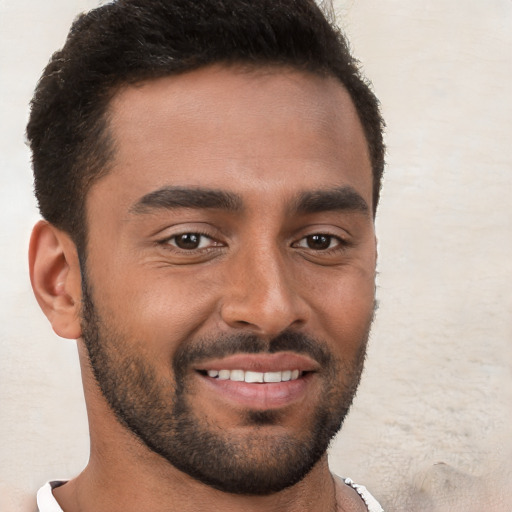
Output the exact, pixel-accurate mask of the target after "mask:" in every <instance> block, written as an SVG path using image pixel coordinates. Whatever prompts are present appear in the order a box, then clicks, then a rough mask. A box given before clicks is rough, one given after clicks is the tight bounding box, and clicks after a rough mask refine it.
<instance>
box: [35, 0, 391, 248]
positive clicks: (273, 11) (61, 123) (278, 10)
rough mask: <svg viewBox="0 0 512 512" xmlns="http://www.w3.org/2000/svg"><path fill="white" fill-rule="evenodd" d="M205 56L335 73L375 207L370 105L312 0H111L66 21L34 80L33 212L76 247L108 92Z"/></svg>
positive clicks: (103, 151) (376, 126) (101, 142)
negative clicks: (365, 155)
mask: <svg viewBox="0 0 512 512" xmlns="http://www.w3.org/2000/svg"><path fill="white" fill-rule="evenodd" d="M214 63H226V64H231V63H241V64H248V65H255V66H262V65H263V66H264V65H269V64H270V65H283V66H287V67H294V68H297V69H300V70H306V71H309V72H312V73H316V74H321V75H324V76H334V77H336V78H337V79H339V81H340V82H341V83H342V84H343V85H344V87H345V88H346V89H347V91H348V92H349V94H350V96H351V98H352V101H353V102H354V105H355V107H356V109H357V112H358V114H359V118H360V120H361V123H362V126H363V129H364V133H365V135H366V139H367V142H368V148H369V153H370V159H371V164H372V169H373V203H374V208H376V206H377V203H378V199H379V192H380V187H381V180H382V173H383V168H384V144H383V126H384V123H383V120H382V117H381V114H380V111H379V104H378V101H377V99H376V97H375V95H374V94H373V92H372V90H371V87H370V86H369V84H368V82H367V81H366V80H365V78H364V77H363V76H362V74H361V73H360V70H359V67H358V63H357V61H355V59H354V58H353V57H352V56H351V54H350V51H349V49H348V45H347V42H346V40H345V38H344V37H343V35H342V34H341V33H340V31H339V30H338V29H337V28H336V27H335V26H334V25H333V24H332V23H330V22H329V21H328V20H327V19H326V17H325V16H324V14H323V13H322V11H321V10H320V9H319V8H318V6H317V5H316V4H315V2H314V1H313V0H151V1H148V0H118V1H115V2H112V3H109V4H106V5H104V6H102V7H99V8H97V9H94V10H92V11H90V12H88V13H86V14H82V15H80V16H79V17H78V18H77V19H76V20H75V22H74V24H73V26H72V27H71V30H70V32H69V35H68V38H67V41H66V43H65V45H64V47H63V48H62V50H60V51H57V52H56V53H55V54H54V55H53V56H52V58H51V60H50V62H49V64H48V65H47V67H46V69H45V70H44V73H43V75H42V77H41V79H40V81H39V83H38V85H37V88H36V91H35V95H34V98H33V100H32V104H31V107H32V108H31V115H30V120H29V123H28V126H27V136H28V140H29V143H30V147H31V149H32V155H33V157H32V162H33V169H34V181H35V193H36V197H37V200H38V204H39V209H40V211H41V214H42V215H43V217H44V218H45V219H46V220H48V221H49V222H50V223H52V224H53V225H55V226H57V227H58V228H60V229H62V230H64V231H66V232H68V233H69V234H70V235H71V237H72V238H73V240H74V241H75V243H76V244H77V246H78V247H79V250H80V249H83V248H84V247H83V244H85V237H86V225H85V224H86V223H85V197H86V195H87V192H88V190H89V187H90V186H91V184H92V183H93V182H94V181H95V180H96V179H98V177H100V176H101V175H103V174H104V173H106V172H108V163H109V160H110V159H111V157H112V152H113V144H112V141H111V140H109V136H108V130H106V125H107V123H106V115H105V114H106V110H107V107H108V104H109V101H110V99H111V98H112V96H113V95H114V94H115V92H116V90H117V89H118V88H119V87H120V86H121V85H123V84H126V83H136V82H140V81H142V80H147V79H151V78H159V77H162V76H167V75H173V74H179V73H183V72H186V71H190V70H194V69H197V68H200V67H204V66H207V65H210V64H214Z"/></svg>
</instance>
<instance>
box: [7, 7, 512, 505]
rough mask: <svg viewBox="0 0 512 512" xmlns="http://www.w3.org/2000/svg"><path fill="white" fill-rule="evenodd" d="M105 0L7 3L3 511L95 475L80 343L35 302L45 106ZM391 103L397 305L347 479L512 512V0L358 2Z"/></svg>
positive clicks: (388, 251)
mask: <svg viewBox="0 0 512 512" xmlns="http://www.w3.org/2000/svg"><path fill="white" fill-rule="evenodd" d="M95 5H96V1H93V0H51V1H43V0H30V1H29V0H0V166H1V172H0V184H1V186H0V195H1V200H0V208H1V216H0V219H1V220H0V222H1V228H0V229H1V231H0V251H1V260H0V265H1V268H0V269H1V275H2V285H1V287H0V301H1V304H2V307H1V313H0V314H1V319H0V320H1V330H0V332H1V342H0V510H1V511H2V512H4V511H5V512H11V511H12V512H14V511H16V512H19V511H22V512H24V511H27V512H28V511H29V510H31V506H33V495H34V493H35V491H36V489H37V488H38V487H39V486H40V485H41V484H43V483H44V482H45V481H46V480H48V479H53V478H62V477H68V476H71V475H74V474H76V473H77V472H78V471H79V470H80V468H81V467H83V465H84V464H85V462H86V460H87V451H88V444H87V425H86V418H85V413H84V407H83V399H82V392H81V386H80V380H79V375H78V364H77V358H76V354H75V347H74V343H72V342H69V341H65V340H60V339H58V338H57V337H56V336H55V335H54V334H53V333H52V332H51V330H50V328H49V327H48V325H47V322H46V320H45V319H44V318H43V316H42V314H41V313H40V312H39V310H38V307H37V305H36V304H35V301H34V299H33V298H32V295H31V291H30V287H29V284H28V275H27V270H26V248H27V243H28V235H29V231H30V227H31V225H32V224H33V223H34V222H35V220H36V219H37V218H38V217H37V213H36V211H35V206H34V200H33V199H32V197H31V186H32V185H31V175H30V165H29V154H28V151H27V148H26V147H25V145H24V137H23V132H24V125H25V122H26V118H27V103H28V101H29V99H30V97H31V93H32V90H33V87H34V85H35V82H36V80H37V78H38V76H39V74H40V72H41V70H42V68H43V66H44V64H45V63H46V61H47V59H48V57H49V55H50V53H51V52H52V51H53V50H55V49H57V48H58V47H59V46H61V45H62V43H63V41H64V37H65V34H66V32H67V29H68V27H69V24H70V22H71V20H72V19H73V17H74V16H75V14H76V13H78V12H79V11H81V10H83V9H86V8H89V7H93V6H95ZM335 10H336V12H337V14H338V19H339V22H340V24H341V25H342V26H343V28H344V29H345V31H346V32H347V34H348V35H349V37H350V39H351V42H352V46H353V50H354V52H355V53H356V55H357V56H358V57H359V58H360V59H361V61H362V62H363V63H364V69H365V70H366V72H367V74H368V75H369V76H370V77H371V78H372V81H373V83H374V86H375V90H376V92H377V94H378V96H379V97H380V98H381V100H382V107H383V111H384V115H385V117H386V120H387V123H388V129H387V143H388V147H389V150H388V158H387V160H388V167H387V174H386V179H385V186H384V192H383V197H382V203H381V209H380V212H379V215H378V219H377V228H378V233H379V237H380V244H379V252H380V262H379V270H380V276H379V281H378V284H379V288H378V296H379V299H380V303H381V307H380V310H379V313H378V318H377V321H376V325H375V328H374V333H373V336H372V343H371V347H370V354H369V358H368V362H367V371H366V374H365V378H364V382H363V384H362V387H361V389H360V392H359V394H358V398H357V400H356V403H355V406H354V409H353V411H352V413H351V416H350V418H349V419H348V420H347V422H346V425H345V428H344V430H343V433H342V434H341V435H340V436H339V438H338V440H337V441H336V443H335V444H334V446H333V448H332V450H331V460H332V465H333V468H335V470H336V471H337V472H338V473H340V474H343V475H349V476H351V477H352V478H353V479H354V480H356V481H361V482H363V483H365V484H366V485H367V486H368V487H369V488H370V489H371V490H372V491H373V492H374V494H376V495H377V496H378V497H379V498H380V499H381V501H382V502H383V504H384V505H385V508H387V510H388V512H392V511H401V512H415V511H421V512H423V511H425V512H427V511H428V512H441V511H443V512H445V511H446V512H448V511H449V512H453V511H458V510H461V511H464V512H482V511H483V510H485V511H496V512H498V511H499V512H511V511H512V491H511V487H512V462H511V461H512V428H511V425H512V371H511V368H512V320H511V318H512V315H511V312H512V291H511V284H512V283H511V281H512V279H511V278H512V199H511V198H512V155H511V149H510V147H511V140H512V94H511V91H512V83H511V82H512V1H510V0H488V1H486V2H482V1H481V0H460V1H459V0H457V1H455V0H451V1H447V0H407V2H404V1H397V0H352V1H349V0H346V1H344V0H340V1H338V2H337V3H336V4H335Z"/></svg>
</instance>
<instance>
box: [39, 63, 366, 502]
mask: <svg viewBox="0 0 512 512" xmlns="http://www.w3.org/2000/svg"><path fill="white" fill-rule="evenodd" d="M110 130H111V134H112V136H113V138H114V140H115V144H116V154H115V157H114V161H113V165H112V168H111V170H110V172H109V173H108V174H107V175H106V176H105V177H104V178H102V179H101V180H99V181H98V182H97V183H95V184H94V185H93V186H92V188H91V190H90V191H89V193H88V197H87V222H88V232H89V241H88V247H87V255H88V259H87V271H88V279H89V283H90V284H91V286H92V289H93V290H94V300H95V305H96V308H97V310H98V311H100V312H101V313H102V314H104V315H108V318H109V322H111V323H112V325H115V326H116V328H117V330H118V331H120V332H122V333H123V335H124V340H125V342H126V344H127V347H128V348H129V349H130V350H134V351H137V353H140V354H142V355H143V356H144V358H145V359H146V361H148V362H149V363H150V364H151V366H152V367H153V368H154V369H155V371H156V373H157V375H158V376H160V377H161V378H162V379H169V380H170V381H171V382H172V379H173V375H172V368H171V367H170V364H169V361H170V360H171V359H172V356H173V354H174V353H175V351H176V350H177V348H178V346H179V345H180V344H181V343H185V342H186V340H187V339H195V338H200V337H204V336H208V337H212V336H218V335H221V334H233V333H237V332H250V333H254V334H258V335H259V336H260V337H262V338H265V339H267V338H268V339H271V338H272V337H274V336H276V335H277V334H279V333H280V332H282V331H284V330H286V329H288V330H297V331H302V332H304V333H306V334H309V335H311V336H313V337H318V338H321V339H322V340H325V342H326V343H327V344H328V346H329V350H330V351H331V353H332V354H333V356H335V357H336V358H338V359H339V360H343V361H345V362H348V363H350V362H351V361H353V360H354V359H355V357H356V354H357V352H358V349H360V345H361V340H362V339H364V333H365V329H366V328H367V325H368V319H369V318H370V317H371V315H372V311H373V300H374V288H375V285H374V278H375V262H376V243H375V234H374V224H373V218H372V215H371V212H372V208H373V205H372V174H371V165H370V161H369V157H368V150H367V145H366V141H365V137H364V134H363V130H362V127H361V124H360V122H359V120H358V118H357V114H356V111H355V108H354V106H353V104H352V102H351V100H350V97H349V95H348V94H347V92H346V91H345V90H344V88H343V87H342V86H341V85H340V84H339V83H338V82H337V81H336V80H334V79H330V78H321V77H317V76H312V75H309V74H304V73H301V72H298V71H292V70H287V69H283V68H274V69H270V70H252V71H247V70H245V71H243V70H240V69H238V68H233V69H226V68H224V67H220V66H215V67H211V68H205V69H202V70H199V71H195V72H191V73H187V74H184V75H181V76H178V77H170V78H163V79H159V80H154V81H151V82H148V83H145V84H142V85H140V86H137V87H127V88H125V89H123V90H121V91H120V92H119V93H118V94H117V95H116V96H115V98H114V100H113V101H112V105H111V115H110ZM169 186H173V187H176V186H179V187H187V188H190V189H196V188H198V187H201V188H207V189H212V190H216V191H224V192H227V193H230V194H234V195H236V197H237V198H238V199H239V203H240V204H239V206H240V208H238V210H237V211H228V210H226V209H224V208H172V209H170V208H151V209H149V210H148V211H141V209H140V208H139V209H137V207H136V205H137V204H138V203H139V202H140V200H141V198H142V197H143V196H145V195H147V194H149V193H151V192H154V191H156V190H159V189H161V188H163V187H169ZM343 187H344V188H345V189H344V190H347V189H349V190H350V191H351V192H355V193H356V194H357V195H358V196H360V198H361V199H362V201H363V202H364V203H366V206H367V210H366V211H363V209H361V208H354V207H349V208H347V207H346V206H345V207H340V208H334V209H330V210H328V211H317V212H301V211H299V212H297V211H296V208H295V206H296V204H297V198H298V197H300V195H301V194H304V193H305V192H310V191H329V190H339V189H340V188H343ZM183 233H201V234H203V235H204V236H203V238H201V246H200V247H199V248H198V249H194V250H189V249H180V248H179V247H177V246H176V243H177V241H179V240H178V239H177V238H173V237H176V236H177V235H179V234H183ZM315 234H324V235H328V236H329V237H330V238H329V239H328V244H327V245H328V247H322V248H319V247H318V246H315V245H314V244H313V247H311V246H310V245H311V244H310V242H311V239H310V238H308V237H310V236H311V235H315ZM30 266H31V279H32V283H33V287H34V290H35V293H36V297H37V298H38V301H39V303H40V305H41V307H42V308H43V310H44V312H45V313H46V315H47V316H48V318H49V319H50V321H51V323H52V326H53V328H54V330H55V331H56V332H57V334H59V335H60V336H63V337H65V338H72V339H73V338H76V339H78V340H79V341H78V345H79V353H80V360H81V364H82V374H83V380H84V390H85V397H86V402H87V408H88V414H89V423H90V432H91V458H90V462H89V464H88V466H87V467H86V469H85V470H84V471H83V473H82V474H81V475H79V476H78V477H77V478H75V479H74V480H71V481H70V482H69V483H67V484H66V485H64V486H62V487H59V488H58V489H56V490H55V491H54V494H55V496H56V498H57V500H58V501H59V503H60V504H61V506H62V507H63V510H65V511H66V512H78V511H83V512H88V511H95V512H102V511H107V510H108V511H110V512H112V511H124V512H128V511H131V510H134V511H135V510H138V511H139V510H151V511H152V512H158V511H164V510H165V511H167V512H168V511H169V510H180V511H181V512H193V511H199V510H205V509H209V510H223V511H228V512H229V511H235V510H236V511H239V510H246V511H251V512H257V511H268V510H275V511H282V512H286V511H292V510H293V511H294V512H298V511H326V512H327V511H329V512H331V511H332V510H335V507H336V504H335V499H334V483H333V480H332V479H331V476H330V472H329V468H328V466H327V458H326V456H324V457H323V458H322V459H321V460H320V461H319V462H318V463H317V464H316V465H315V466H314V468H313V469H312V471H311V472H310V473H308V475H307V476H306V477H305V478H304V479H303V480H302V481H301V482H299V483H298V484H296V485H294V486H292V487H290V488H287V489H285V490H284V491H281V492H279V493H275V494H272V495H269V496H262V497H254V496H243V495H232V494H227V493H223V492H220V491H218V490H215V489H212V488H211V487H209V486H206V485H204V484H202V483H199V482H197V481H196V480H194V479H192V478H190V477H189V476H188V475H186V474H183V473H181V472H179V471H178V470H177V469H176V468H174V467H173V466H172V465H170V464H169V463H168V462H167V461H166V460H164V459H163V458H161V457H160V456H158V455H156V454H155V453H153V452H152V451H151V450H149V449H148V448H147V447H146V446H145V445H143V444H142V443H140V441H138V439H137V438H135V436H134V435H132V434H131V433H130V432H128V431H127V430H126V429H125V428H124V427H123V426H121V425H120V423H119V422H118V421H117V420H116V418H115V417H114V415H113V413H112V412H111V410H110V408H109V407H108V405H107V404H106V402H105V400H104V398H103V396H102V395H101V392H100V391H99V388H98V386H97V384H96V382H95V380H94V377H93V376H92V373H91V370H90V368H89V366H88V361H87V353H86V350H85V348H84V345H83V342H82V341H81V340H80V336H81V328H80V300H81V287H80V270H79V264H78V258H77V254H76V248H75V246H74V244H73V243H72V242H71V240H70V238H69V236H68V235H66V234H65V233H62V232H61V231H59V230H57V229H56V228H54V227H53V226H51V225H49V224H47V223H45V222H41V223H39V224H38V225H37V226H36V227H35V229H34V233H33V237H32V242H31V249H30ZM141 340H144V343H143V342H142V341H141ZM340 340H343V342H340ZM321 378H322V377H321V372H320V373H318V375H316V374H315V375H314V376H313V378H311V379H310V382H309V384H308V385H307V387H306V390H305V392H304V393H302V394H301V395H300V397H299V398H298V399H296V400H294V401H291V402H290V403H288V404H287V405H286V414H285V415H283V419H282V423H281V424H279V425H277V426H269V427H268V435H269V436H271V435H272V434H273V432H274V431H273V430H272V429H277V430H275V432H277V431H279V429H286V430H287V432H289V433H290V434H292V435H297V436H300V435H301V434H302V433H303V430H304V429H305V428H307V425H308V422H307V421H305V415H306V419H307V411H309V410H311V409H313V405H314V403H315V400H316V396H317V394H318V392H319V389H320V387H319V383H320V380H321ZM339 379H340V385H344V380H343V375H340V376H339ZM196 380H197V383H196V385H195V388H194V389H195V393H194V397H193V400H194V401H193V407H194V410H195V411H197V412H198V413H203V414H206V415H208V417H209V419H210V421H211V422H212V423H213V424H215V425H218V426H220V427H222V428H223V429H233V432H237V429H238V427H239V421H240V414H239V413H240V410H239V409H238V408H237V406H236V405H233V404H232V403H229V404H228V403H227V402H226V397H225V396H223V395H222V394H216V392H214V391H212V389H211V388H209V387H208V386H204V385H203V383H202V380H201V378H200V377H199V376H198V377H197V379H196ZM191 496H193V499H191ZM337 506H338V510H339V511H342V510H344V511H359V510H361V511H363V510H365V507H364V505H363V503H362V501H361V500H360V498H359V497H358V495H357V494H356V493H355V492H354V491H353V490H351V489H349V488H348V487H346V486H343V485H342V486H338V490H337Z"/></svg>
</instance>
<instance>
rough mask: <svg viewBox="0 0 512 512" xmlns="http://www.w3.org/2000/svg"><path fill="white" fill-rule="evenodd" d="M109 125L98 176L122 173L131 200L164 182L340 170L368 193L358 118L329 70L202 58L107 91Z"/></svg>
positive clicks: (317, 180) (334, 179)
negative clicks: (107, 157)
mask: <svg viewBox="0 0 512 512" xmlns="http://www.w3.org/2000/svg"><path fill="white" fill-rule="evenodd" d="M109 130H110V134H111V136H112V138H113V141H114V147H115V156H114V161H113V165H112V167H111V173H110V174H109V175H107V181H108V180H109V177H110V179H112V180H117V181H118V182H121V181H122V182H123V188H124V190H125V191H126V194H127V196H128V195H130V196H131V199H132V200H135V199H136V196H137V195H139V196H141V195H144V194H147V193H148V192H151V190H154V189H157V188H159V187H162V186H168V185H178V186H203V187H204V186H207V187H210V188H228V189H229V188H234V187H238V189H239V190H237V192H239V191H241V189H243V188H244V187H245V188H247V189H248V190H249V189H260V190H264V189H268V188H269V187H286V186H290V184H291V183H292V182H293V183H294V184H297V186H300V187H301V188H302V189H306V190H307V189H316V188H325V187H326V186H339V185H340V184H341V185H343V184H344V183H343V181H344V180H347V179H348V180H349V181H350V183H349V185H351V186H354V187H355V188H356V189H364V190H367V191H368V193H369V196H371V181H372V178H371V165H370V159H369V155H368V148H367V143H366V139H365V137H364V133H363V130H362V127H361V123H360V121H359V118H358V115H357V112H356V109H355V107H354V105H353V102H352V100H351V98H350V96H349V94H348V93H347V91H346V90H345V88H344V87H343V86H342V85H341V84H340V83H339V82H338V81H337V80H336V79H334V78H330V77H321V76H317V75H313V74H310V73H306V72H301V71H297V70H292V69H288V68H280V67H274V68H258V69H250V70H248V69H242V68H240V67H225V66H212V67H208V68H203V69H200V70H197V71H193V72H188V73H185V74H183V75H178V76H171V77H165V78H160V79H156V80H151V81H147V82H144V83H142V84H139V85H135V86H133V85H131V86H126V87H124V88H123V89H121V90H120V91H119V92H118V93H117V94H116V95H115V97H114V99H113V100H112V102H111V105H110V107H109ZM100 184H101V180H100ZM242 192H243V190H242ZM127 200H128V199H127ZM368 203H369V206H370V207H371V197H368Z"/></svg>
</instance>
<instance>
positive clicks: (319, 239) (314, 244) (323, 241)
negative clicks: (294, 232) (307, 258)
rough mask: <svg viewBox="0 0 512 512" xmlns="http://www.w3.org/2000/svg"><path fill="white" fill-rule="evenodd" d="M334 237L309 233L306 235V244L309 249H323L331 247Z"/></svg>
mask: <svg viewBox="0 0 512 512" xmlns="http://www.w3.org/2000/svg"><path fill="white" fill-rule="evenodd" d="M332 239H333V237H332V236H330V235H309V236H307V237H306V239H305V241H306V245H307V247H308V248H309V249H314V250H316V251H323V250H325V249H329V248H330V247H331V243H332V241H333V240H332Z"/></svg>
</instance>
